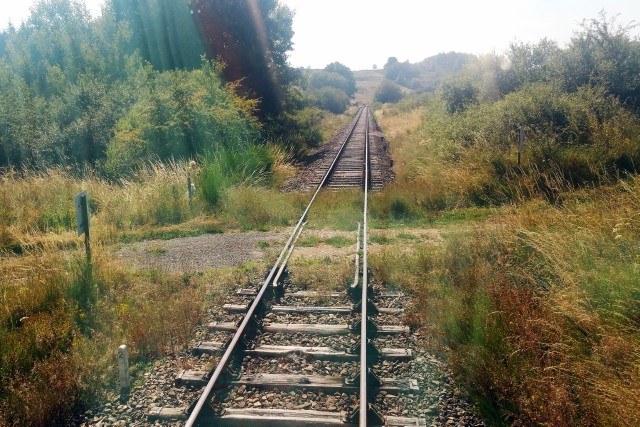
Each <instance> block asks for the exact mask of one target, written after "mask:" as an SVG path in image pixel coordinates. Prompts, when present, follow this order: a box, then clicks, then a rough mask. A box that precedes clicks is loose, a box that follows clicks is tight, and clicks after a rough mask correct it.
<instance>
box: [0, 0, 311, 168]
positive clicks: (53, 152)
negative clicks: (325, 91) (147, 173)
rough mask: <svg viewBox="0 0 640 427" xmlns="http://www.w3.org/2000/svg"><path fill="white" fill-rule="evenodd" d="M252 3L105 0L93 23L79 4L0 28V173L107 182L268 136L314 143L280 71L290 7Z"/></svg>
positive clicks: (50, 2) (288, 74) (295, 93)
mask: <svg viewBox="0 0 640 427" xmlns="http://www.w3.org/2000/svg"><path fill="white" fill-rule="evenodd" d="M256 5H257V10H254V9H251V8H250V7H249V3H248V2H232V1H216V0H201V1H187V0H180V1H168V0H166V1H159V2H158V1H150V0H134V1H128V0H127V1H123V0H109V1H107V3H106V5H105V7H104V9H103V13H102V15H101V16H100V17H99V18H97V19H91V16H90V14H89V13H88V11H87V9H86V7H85V6H84V4H83V3H82V2H81V1H78V0H41V1H39V2H38V3H36V5H35V7H34V9H33V11H32V14H31V16H30V17H29V19H28V20H27V21H26V22H25V23H24V24H23V25H21V26H20V27H19V28H14V27H9V28H8V29H7V30H6V31H4V32H2V33H0V94H1V96H0V115H1V116H2V117H3V120H2V122H1V123H0V167H5V168H6V167H9V168H22V167H27V168H46V167H51V166H54V165H55V166H57V165H63V166H67V165H68V166H70V167H75V166H76V165H77V166H85V165H89V166H91V167H94V168H96V169H97V170H98V171H101V172H105V173H106V174H108V175H109V176H111V177H114V178H115V177H116V176H118V175H119V174H122V173H127V171H130V170H131V169H132V168H135V167H137V166H138V165H139V164H140V163H141V162H148V161H152V160H158V159H160V160H166V159H171V158H193V157H196V156H201V155H204V154H205V153H206V152H209V151H215V150H217V149H218V148H220V147H231V146H233V147H234V148H235V149H240V147H242V146H247V145H248V144H249V143H253V142H256V141H261V140H264V139H267V138H273V139H277V138H280V139H281V140H283V141H284V143H286V144H287V145H294V146H295V147H294V148H296V149H297V150H298V151H299V150H301V149H302V148H303V147H304V146H305V145H306V144H307V143H310V144H317V143H318V141H317V140H310V141H307V140H300V138H298V135H300V134H301V133H302V132H301V130H300V129H301V127H302V126H306V125H308V122H307V123H300V122H299V121H298V120H297V118H298V117H300V116H301V113H300V112H301V111H302V110H303V109H304V108H306V107H307V106H309V105H310V101H309V100H307V99H306V98H305V97H304V96H302V95H301V94H300V93H299V90H297V89H296V86H294V83H297V79H298V78H299V76H298V75H297V73H296V72H295V70H292V69H291V68H290V67H289V66H288V64H287V57H286V52H287V50H289V49H290V48H291V37H292V35H293V33H292V31H291V20H292V12H291V11H290V10H289V9H288V8H286V7H285V6H282V5H280V4H279V3H278V2H277V1H276V0H260V1H257V2H256ZM223 23H224V25H222V24H223ZM221 28H224V31H222V30H221ZM203 40H205V42H203ZM212 59H215V60H216V63H215V64H213V63H212V62H211V60H212ZM261 131H262V135H261ZM305 132H306V130H305ZM316 139H317V138H316Z"/></svg>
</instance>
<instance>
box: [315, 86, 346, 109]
mask: <svg viewBox="0 0 640 427" xmlns="http://www.w3.org/2000/svg"><path fill="white" fill-rule="evenodd" d="M313 94H314V95H315V97H316V98H317V100H318V102H317V104H318V106H319V107H320V108H322V109H323V110H328V111H331V112H332V113H334V114H342V113H344V112H345V110H346V109H347V106H348V105H349V97H348V96H347V94H346V93H344V92H343V91H341V90H338V89H335V88H332V87H329V86H326V87H323V88H320V89H317V90H315V91H314V92H313Z"/></svg>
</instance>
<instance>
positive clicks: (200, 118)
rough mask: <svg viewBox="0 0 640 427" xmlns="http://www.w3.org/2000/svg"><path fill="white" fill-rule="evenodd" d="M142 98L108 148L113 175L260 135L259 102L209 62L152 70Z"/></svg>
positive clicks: (109, 170) (108, 166)
mask: <svg viewBox="0 0 640 427" xmlns="http://www.w3.org/2000/svg"><path fill="white" fill-rule="evenodd" d="M147 79H148V80H149V82H148V83H147V86H146V87H145V88H144V89H141V90H142V94H141V95H140V99H139V100H138V102H136V103H135V104H134V105H133V106H132V107H131V108H130V109H129V111H128V112H127V113H126V114H125V115H124V116H123V117H122V118H121V119H120V120H118V122H117V124H116V127H115V135H114V137H113V139H112V140H111V142H110V143H109V147H108V149H107V159H106V163H105V169H106V172H107V175H108V176H109V177H111V178H117V177H121V176H123V175H124V176H127V175H131V172H132V171H134V170H135V169H137V168H139V167H141V166H142V165H143V164H148V163H150V162H154V161H156V160H161V161H167V160H170V159H187V158H190V157H194V156H197V155H203V154H204V153H206V152H209V151H215V150H217V149H218V148H220V147H235V146H239V145H244V144H246V143H247V141H250V140H253V139H255V138H256V137H257V135H258V124H257V122H256V119H255V117H254V116H253V112H254V107H255V102H253V101H248V100H245V99H242V98H240V97H238V96H237V95H235V94H234V93H233V89H234V88H233V86H229V87H225V86H224V84H223V83H222V81H221V79H220V77H219V76H218V74H217V73H216V70H215V69H214V67H213V66H212V65H211V64H208V63H206V62H205V64H204V65H203V68H202V69H199V70H195V71H171V72H163V73H158V72H152V73H150V75H148V76H147Z"/></svg>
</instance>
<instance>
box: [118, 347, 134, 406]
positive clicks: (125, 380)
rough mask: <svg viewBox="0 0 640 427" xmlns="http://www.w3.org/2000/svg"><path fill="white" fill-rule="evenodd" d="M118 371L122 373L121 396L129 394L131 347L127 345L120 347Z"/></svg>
mask: <svg viewBox="0 0 640 427" xmlns="http://www.w3.org/2000/svg"><path fill="white" fill-rule="evenodd" d="M118 371H119V373H120V396H121V397H122V396H127V395H128V394H129V390H130V388H131V385H130V383H129V349H128V348H127V346H126V345H121V346H120V347H118Z"/></svg>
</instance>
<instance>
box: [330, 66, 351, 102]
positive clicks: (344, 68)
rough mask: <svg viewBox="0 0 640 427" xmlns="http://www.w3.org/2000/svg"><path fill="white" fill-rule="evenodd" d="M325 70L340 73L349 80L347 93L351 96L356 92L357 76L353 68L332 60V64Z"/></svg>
mask: <svg viewBox="0 0 640 427" xmlns="http://www.w3.org/2000/svg"><path fill="white" fill-rule="evenodd" d="M324 70H325V71H328V72H330V73H338V74H340V75H341V76H342V77H344V78H345V79H346V80H347V83H348V84H347V87H346V89H345V92H346V93H347V95H349V96H350V97H351V96H353V94H354V93H356V78H355V77H354V75H353V72H352V71H351V68H349V67H347V66H346V65H344V64H341V63H340V62H332V63H331V64H329V65H327V66H326V67H324Z"/></svg>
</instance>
